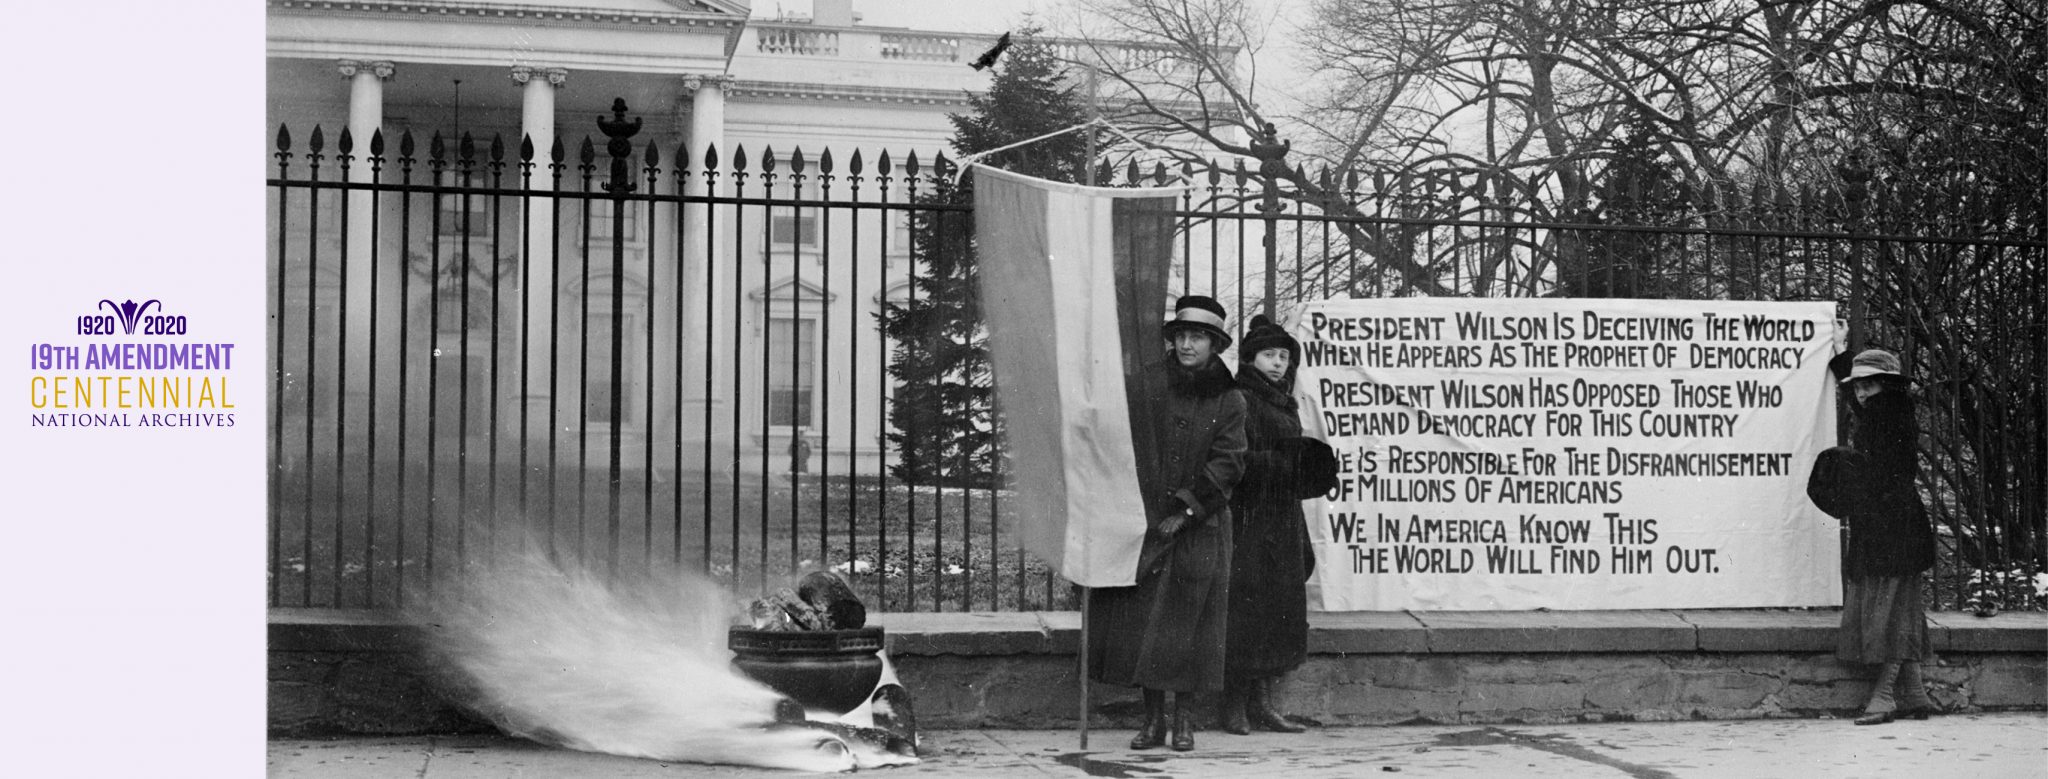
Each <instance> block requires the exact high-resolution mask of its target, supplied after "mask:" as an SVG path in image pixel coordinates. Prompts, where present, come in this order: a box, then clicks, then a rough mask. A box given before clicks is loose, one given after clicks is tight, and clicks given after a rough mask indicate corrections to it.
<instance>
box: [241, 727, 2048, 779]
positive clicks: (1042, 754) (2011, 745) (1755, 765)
mask: <svg viewBox="0 0 2048 779" xmlns="http://www.w3.org/2000/svg"><path fill="white" fill-rule="evenodd" d="M1130 737H1131V732H1130V731H1128V730H1107V731H1095V732H1093V733H1091V734H1090V738H1089V746H1090V749H1089V751H1088V752H1086V753H1082V752H1080V751H1079V750H1078V749H1077V747H1078V742H1077V739H1076V735H1075V733H1074V732H1073V731H1053V730H946V731H933V732H928V733H926V734H924V753H925V754H924V761H923V762H922V763H920V764H918V765H914V766H904V767H898V768H887V769H878V770H879V771H880V772H881V775H882V776H885V777H906V778H907V777H921V776H938V777H952V776H976V777H980V776H1003V777H1011V776H1015V777H1026V776H1028V777H1046V776H1054V777H1101V778H1107V779H1168V778H1169V777H1231V778H1232V779H1239V778H1241V777H1258V776H1273V777H1287V779H1310V778H1311V777H1367V776H1403V777H1429V776H1474V777H1504V776H1514V777H1629V778H1631V779H1662V778H1665V777H1723V776H1725V777H1745V779H1747V778H1749V777H1787V778H1788V779H1818V778H1819V777H1836V776H1844V777H1846V776H1854V777H1886V776H1896V777H1912V778H1913V779H1926V778H1927V777H1937V776H1962V777H1968V779H1997V778H1998V777H2022V776H2044V775H2048V716H2044V715H2043V714H2041V713H2038V712H2033V713H2005V714H1964V715H1956V716H1949V717H1936V718H1934V719H1931V720H1928V721H1925V722H1918V721H1902V722H1895V723H1891V724H1888V725H1879V726H1874V727H1857V726H1855V725H1853V724H1851V723H1850V722H1849V721H1848V720H1838V719H1819V720H1738V721H1692V722H1658V723H1600V724H1577V725H1448V726H1441V725H1431V726H1392V727H1356V728H1324V729H1318V730H1313V731H1310V732H1309V733H1306V734H1303V735H1281V734H1273V733H1256V734H1253V735H1250V736H1232V735H1228V734H1225V733H1218V732H1215V731H1205V732H1202V733H1199V734H1197V735H1196V739H1195V744H1196V748H1195V751H1193V752H1187V753H1179V752H1172V751H1168V750H1147V751H1143V752H1134V751H1130V750H1128V749H1125V748H1124V744H1125V742H1127V741H1129V740H1130ZM269 769H270V770H269V774H270V776H274V777H308V778H310V779H359V778H361V779H368V778H374V777H421V778H423V779H485V778H486V777H488V778H490V779H498V778H499V777H550V778H552V777H618V778H619V779H634V778H635V777H663V778H664V779H674V778H676V777H691V778H694V777H763V778H764V779H768V778H772V777H776V776H789V775H792V774H790V773H788V772H782V771H773V770H767V769H759V768H745V767H735V766H710V765H695V764H689V763H662V762H657V761H652V760H637V759H632V758H622V757H614V756H610V755H596V754H588V753H582V752H571V751H566V750H559V749H551V748H548V747H543V746H539V745H536V744H533V743H531V742H527V741H522V740H518V739H510V738H504V737H497V736H417V737H404V738H358V739H343V740H333V741H319V740H275V741H271V742H269Z"/></svg>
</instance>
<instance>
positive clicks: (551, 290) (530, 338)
mask: <svg viewBox="0 0 2048 779" xmlns="http://www.w3.org/2000/svg"><path fill="white" fill-rule="evenodd" d="M568 78H569V71H566V70H563V69H561V68H541V67H532V66H527V65H519V66H516V67H514V68H512V80H513V81H514V82H517V83H518V84H520V85H522V86H524V87H525V95H524V99H523V100H522V101H521V106H520V121H519V125H520V133H521V134H522V135H523V136H524V139H525V140H531V141H532V142H533V175H532V189H533V191H534V192H536V193H543V192H552V191H554V187H555V178H554V175H555V174H554V171H552V170H550V169H549V168H548V165H549V164H550V163H551V162H553V158H552V157H550V156H549V154H548V152H549V149H551V148H552V147H553V146H554V144H555V90H557V89H560V88H561V87H562V85H563V83H565V82H566V81H568ZM513 149H514V150H515V156H516V150H517V149H518V146H517V145H514V146H513ZM563 162H564V164H573V163H574V160H573V158H564V160H563ZM565 172H566V171H565ZM527 207H528V208H529V209H530V213H531V214H532V218H530V219H528V220H527V222H526V225H525V227H526V230H525V239H524V245H523V246H522V247H520V249H521V252H520V255H519V262H520V269H519V274H520V276H519V277H520V279H522V281H523V283H524V284H525V287H524V289H522V290H521V295H523V297H524V304H525V306H526V320H525V322H524V323H523V325H522V328H521V331H520V332H521V333H522V334H523V335H524V337H525V339H526V343H525V346H524V348H525V350H526V363H527V369H526V373H525V375H523V376H521V377H520V386H521V391H520V399H521V403H522V404H523V405H524V407H525V408H526V413H527V435H528V440H527V441H526V442H525V445H526V446H527V447H529V448H531V447H534V446H545V445H546V441H547V438H546V435H547V424H548V411H549V409H550V408H551V404H553V403H554V398H553V397H551V396H550V394H549V392H548V380H549V377H550V376H552V375H553V374H554V373H555V366H554V365H553V364H552V363H551V362H550V357H551V356H552V355H551V352H552V349H551V348H550V344H552V343H554V339H553V338H552V337H551V335H552V333H553V330H554V328H555V310H554V307H555V306H556V305H557V302H556V300H557V289H556V285H555V273H554V271H555V222H554V219H555V202H554V199H553V198H552V197H549V196H546V195H541V196H536V197H532V198H529V199H528V201H527ZM565 216H567V215H565ZM572 356H573V355H563V359H569V358H570V357H572ZM562 413H563V414H565V415H567V414H570V413H573V411H572V410H568V409H565V410H563V412H562ZM569 421H573V420H571V419H570V418H569V417H568V416H563V417H562V419H560V420H558V422H560V423H566V422H569ZM512 424H514V425H517V424H518V422H517V420H516V419H515V420H514V421H513V422H512Z"/></svg>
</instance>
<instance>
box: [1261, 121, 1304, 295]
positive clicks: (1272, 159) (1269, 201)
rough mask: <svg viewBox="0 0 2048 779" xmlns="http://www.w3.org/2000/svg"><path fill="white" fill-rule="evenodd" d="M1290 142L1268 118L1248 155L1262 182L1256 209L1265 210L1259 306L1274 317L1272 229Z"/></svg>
mask: <svg viewBox="0 0 2048 779" xmlns="http://www.w3.org/2000/svg"><path fill="white" fill-rule="evenodd" d="M1293 145H1294V143H1293V142H1292V141H1283V140H1280V133H1279V131H1277V130H1275V129H1273V123H1272V122H1265V123H1263V124H1262V125H1261V127H1260V129H1259V132H1258V134H1256V135H1254V136H1252V142H1251V153H1252V157H1253V158H1255V159H1257V160H1258V161H1259V179H1260V180H1261V181H1262V182H1263V183H1264V184H1265V192H1264V195H1263V197H1261V198H1260V202H1259V205H1258V209H1259V211H1260V212H1261V213H1263V214H1265V220H1264V221H1265V224H1266V238H1265V245H1266V302H1265V305H1264V307H1263V308H1264V309H1265V314H1266V318H1267V319H1272V318H1274V313H1273V311H1274V302H1273V298H1274V296H1276V295H1278V294H1279V276H1280V254H1279V252H1280V249H1279V246H1278V244H1277V243H1276V239H1275V236H1274V232H1275V231H1276V230H1277V229H1278V228H1279V217H1280V178H1281V177H1282V176H1285V175H1287V173H1288V171H1287V162H1286V160H1287V150H1288V149H1289V148H1290V147H1292V146H1293Z"/></svg>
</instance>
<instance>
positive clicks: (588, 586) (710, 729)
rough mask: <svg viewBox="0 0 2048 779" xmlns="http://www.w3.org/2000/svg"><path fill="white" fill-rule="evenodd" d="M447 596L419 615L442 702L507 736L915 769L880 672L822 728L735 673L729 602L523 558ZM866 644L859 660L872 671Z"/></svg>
mask: <svg viewBox="0 0 2048 779" xmlns="http://www.w3.org/2000/svg"><path fill="white" fill-rule="evenodd" d="M442 593H443V594H442V596H441V597H439V598H436V599H435V600H434V602H433V603H432V604H430V605H429V606H427V607H426V608H425V610H424V612H423V613H421V614H419V615H418V616H419V618H420V620H421V622H422V623H423V624H426V625H428V626H430V627H429V630H428V635H429V636H430V642H431V644H430V645H431V649H432V656H433V657H434V658H435V659H437V660H438V661H439V663H440V664H441V665H442V666H443V667H444V668H445V669H446V670H447V671H449V672H450V673H449V677H450V679H449V681H450V683H451V687H453V688H454V691H453V697H455V698H456V699H458V700H459V701H460V702H462V703H463V704H464V705H466V706H468V707H469V708H471V709H472V710H474V711H476V712H477V713H479V714H481V715H483V716H484V717H486V718H487V719H489V720H490V721H491V722H493V723H494V724H496V725H497V726H498V727H499V728H501V729H503V730H504V731H505V732H507V733H509V734H512V735H516V736H520V737H523V738H528V739H531V740H534V741H538V742H541V743H545V744H550V745H554V746H560V747H565V748H569V749H576V750H582V751H589V752H604V753H609V754H616V755H625V756H631V757H643V758H649V759H655V760H669V761H687V762H698V763H728V764H737V765H754V766H762V767H768V768H785V769H794V770H802V771H847V770H852V769H855V768H865V767H875V766H884V765H901V764H906V763H914V762H917V757H916V746H915V744H916V735H915V730H914V725H912V724H911V719H910V717H909V711H910V710H909V707H908V696H907V695H906V694H904V693H903V690H902V687H901V686H900V685H898V684H896V679H895V674H894V670H893V669H892V668H888V667H887V663H886V660H884V661H883V666H884V667H883V673H882V674H881V675H879V677H878V678H877V680H876V681H875V682H874V684H873V686H872V687H871V688H870V690H869V691H865V692H863V693H862V694H860V696H859V698H860V701H859V705H858V706H855V707H853V708H851V709H850V710H848V711H845V712H839V713H837V714H833V715H829V716H826V715H825V714H824V713H822V712H819V711H817V710H815V709H814V708H811V709H810V710H807V707H806V706H805V705H804V704H800V703H798V702H796V701H795V700H793V699H792V697H791V696H789V695H786V694H785V693H782V692H778V691H777V690H775V689H773V688H771V687H770V686H769V685H767V684H764V683H762V682H760V681H756V680H755V679H753V678H749V677H748V676H746V675H744V674H742V673H740V672H738V671H737V670H735V668H734V662H733V656H732V654H731V653H730V652H728V651H727V648H726V647H725V646H724V645H722V644H721V640H723V639H726V634H727V630H728V628H729V627H732V626H733V625H735V622H736V617H738V616H739V615H737V614H735V613H734V612H733V610H732V609H731V604H735V603H736V602H737V601H736V600H735V599H733V598H731V597H729V596H728V595H726V594H725V593H724V592H722V591H721V590H719V588H718V587H717V586H716V585H714V584H712V583H710V582H708V581H704V580H702V579H698V578H696V577H693V576H689V575H686V574H679V573H671V574H659V573H626V572H620V573H618V574H617V575H616V576H604V577H600V576H598V575H594V574H592V573H591V572H588V571H584V570H581V569H576V568H568V567H562V566H558V565H556V564H554V563H552V562H550V561H548V560H546V559H544V558H543V557H541V556H538V555H528V556H523V557H518V558H514V559H505V560H500V561H499V562H498V563H497V564H496V565H495V566H493V567H492V568H491V569H489V570H485V571H474V572H471V573H469V574H468V575H467V576H466V578H464V579H463V580H462V581H461V582H460V583H458V584H456V585H454V586H449V587H444V588H443V589H442ZM797 600H798V601H799V602H801V601H802V599H801V598H797ZM814 611H815V609H814ZM822 613H824V614H831V613H833V612H832V609H831V608H830V607H829V606H828V607H827V608H826V609H825V610H824V611H823V612H822ZM842 613H844V612H842ZM861 618H862V619H863V620H864V619H865V614H864V612H863V613H862V615H861ZM819 624H822V623H819ZM736 629H744V628H736ZM876 644H877V645H876V647H875V649H876V652H875V653H874V654H871V655H870V656H871V657H877V658H879V649H880V647H879V641H877V642H876Z"/></svg>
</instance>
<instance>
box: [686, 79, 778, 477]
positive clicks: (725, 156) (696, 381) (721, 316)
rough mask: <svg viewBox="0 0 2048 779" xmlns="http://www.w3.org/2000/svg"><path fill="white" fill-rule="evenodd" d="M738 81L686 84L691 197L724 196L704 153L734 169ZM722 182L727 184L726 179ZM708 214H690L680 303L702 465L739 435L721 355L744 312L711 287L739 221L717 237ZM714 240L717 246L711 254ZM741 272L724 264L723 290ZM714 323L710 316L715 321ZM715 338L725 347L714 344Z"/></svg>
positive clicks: (689, 438)
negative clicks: (714, 187) (710, 151)
mask: <svg viewBox="0 0 2048 779" xmlns="http://www.w3.org/2000/svg"><path fill="white" fill-rule="evenodd" d="M732 80H733V79H732V77H731V76H726V75H693V76H685V77H684V78H683V87H684V88H685V89H688V90H690V92H691V100H690V138H689V146H688V148H689V154H690V170H691V171H694V172H695V173H696V175H693V176H691V178H690V194H697V195H703V194H716V193H713V192H711V191H710V190H708V189H706V187H705V177H704V175H703V173H704V152H705V150H706V149H707V148H710V147H711V146H713V145H716V146H717V147H718V166H719V168H721V169H726V168H729V167H730V163H729V162H728V160H730V159H731V158H732V149H731V148H730V147H728V146H727V145H726V143H725V89H726V87H727V86H728V85H730V84H731V83H732ZM721 172H722V171H721ZM718 180H719V182H720V183H721V184H724V183H725V182H726V181H727V177H725V176H723V175H721V176H719V179H718ZM728 191H729V190H728ZM707 211H708V208H707V207H706V206H704V205H701V204H700V205H690V206H687V207H685V208H684V209H683V239H682V240H683V247H682V249H683V252H682V257H683V267H682V273H681V280H680V282H679V283H678V285H677V286H678V291H679V292H680V293H681V294H680V295H679V298H678V303H679V305H681V306H682V309H683V311H682V314H683V333H684V334H685V335H684V337H683V364H682V366H681V368H682V375H683V396H682V398H681V400H680V402H679V403H678V404H677V406H676V412H677V413H680V414H682V415H683V419H682V423H683V431H684V433H683V438H684V462H686V463H691V462H698V461H700V460H701V458H702V451H703V441H704V437H705V436H712V437H714V439H715V440H724V439H723V436H727V435H732V434H733V433H732V430H731V426H732V423H731V420H730V419H727V418H726V416H727V415H728V414H729V413H730V412H729V411H724V410H723V408H724V404H725V402H726V399H725V398H724V397H722V394H725V393H730V392H731V391H732V388H731V384H732V382H731V379H730V378H729V377H730V376H731V371H732V369H733V368H732V365H731V362H732V360H733V357H734V355H731V354H717V352H716V351H715V350H716V349H717V348H718V345H719V344H725V345H727V348H730V344H731V343H732V328H734V327H737V326H738V325H739V322H738V310H737V309H733V310H727V311H720V310H718V306H717V305H716V304H715V302H714V301H716V300H717V290H713V289H711V288H710V287H711V281H710V279H711V278H712V275H711V273H710V269H711V264H712V263H713V262H716V261H717V258H718V257H720V256H721V255H723V254H725V253H728V252H730V251H731V249H730V248H729V246H730V244H729V241H730V238H729V236H730V235H731V233H730V231H729V228H728V227H727V226H726V222H727V221H728V220H729V219H730V218H731V216H730V214H729V211H730V209H720V212H719V214H718V216H719V219H718V224H717V226H716V230H715V231H713V230H710V229H707V227H706V222H707V221H708V216H709V215H708V214H707ZM755 218H758V217H755ZM707 241H708V242H710V244H711V245H712V248H711V249H710V250H708V251H707V250H706V242H707ZM738 272H739V266H738V264H737V263H724V264H723V265H722V267H720V269H719V273H718V274H717V279H716V280H717V283H718V285H719V286H720V287H722V288H727V289H730V288H731V286H732V276H731V275H729V274H732V273H738ZM707 316H708V317H710V318H709V319H708V320H707V319H706V317H707ZM707 321H709V322H710V323H711V326H710V330H709V331H707V330H706V329H705V322H707ZM714 334H715V337H716V340H717V342H718V343H712V340H713V337H714ZM714 354H717V358H716V359H717V362H716V363H715V364H714V365H713V366H712V368H713V370H712V371H711V377H712V387H711V392H710V393H709V394H707V393H706V392H705V387H704V379H705V359H706V357H707V355H714ZM707 409H709V411H710V413H711V427H710V428H708V429H707V428H706V427H705V425H704V414H705V411H706V410H707ZM729 451H730V450H727V452H726V453H720V452H717V451H714V452H713V453H712V459H711V462H712V463H713V464H714V466H713V474H707V475H719V476H724V475H726V474H724V473H723V471H724V468H723V467H722V466H720V465H717V464H718V463H722V462H723V461H724V459H722V458H726V459H729V457H730V454H729Z"/></svg>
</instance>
